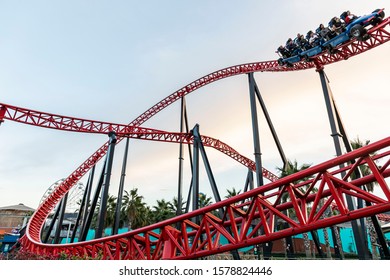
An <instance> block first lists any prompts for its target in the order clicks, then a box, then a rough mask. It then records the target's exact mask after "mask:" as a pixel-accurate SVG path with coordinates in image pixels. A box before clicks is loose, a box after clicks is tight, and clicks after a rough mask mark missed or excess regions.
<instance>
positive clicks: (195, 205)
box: [192, 140, 199, 211]
mask: <svg viewBox="0 0 390 280" xmlns="http://www.w3.org/2000/svg"><path fill="white" fill-rule="evenodd" d="M197 209H199V143H198V141H195V140H194V144H193V164H192V211H195V210H197Z"/></svg>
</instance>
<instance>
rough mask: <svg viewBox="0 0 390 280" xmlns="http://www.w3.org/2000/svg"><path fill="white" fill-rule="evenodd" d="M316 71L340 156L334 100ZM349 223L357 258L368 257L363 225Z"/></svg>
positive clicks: (350, 205) (340, 137)
mask: <svg viewBox="0 0 390 280" xmlns="http://www.w3.org/2000/svg"><path fill="white" fill-rule="evenodd" d="M317 71H318V73H319V75H320V79H321V85H322V91H323V94H324V99H325V104H326V108H327V113H328V118H329V124H330V128H331V132H332V134H331V136H332V138H333V143H334V147H335V150H336V155H337V156H341V155H342V154H343V153H342V148H341V141H342V140H343V135H342V134H341V131H340V127H339V122H338V121H337V116H336V109H335V106H334V100H333V97H332V94H331V92H330V89H329V83H328V80H327V78H326V76H325V72H324V70H323V69H319V70H317ZM348 142H349V141H348ZM344 143H345V142H344ZM340 167H341V166H340ZM346 199H347V203H348V208H349V210H355V209H356V204H355V201H354V200H353V199H352V198H351V197H350V196H348V195H347V196H346ZM351 224H352V230H353V235H354V238H355V242H356V248H357V251H358V256H359V259H363V260H367V259H370V253H369V251H368V247H367V241H366V240H367V238H366V235H365V233H364V227H363V225H362V223H361V220H352V221H351Z"/></svg>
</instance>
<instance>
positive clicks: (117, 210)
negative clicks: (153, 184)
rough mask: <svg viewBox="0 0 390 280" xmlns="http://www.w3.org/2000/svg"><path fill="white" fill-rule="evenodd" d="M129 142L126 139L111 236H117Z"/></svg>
mask: <svg viewBox="0 0 390 280" xmlns="http://www.w3.org/2000/svg"><path fill="white" fill-rule="evenodd" d="M129 141H130V139H129V138H127V139H126V146H125V151H124V154H123V162H122V173H121V179H120V182H119V188H118V198H117V200H116V207H115V220H114V226H113V227H112V235H115V234H118V230H119V221H120V219H121V208H122V198H123V190H124V188H125V178H126V167H127V155H128V153H129Z"/></svg>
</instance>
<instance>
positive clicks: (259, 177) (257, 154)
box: [248, 73, 264, 187]
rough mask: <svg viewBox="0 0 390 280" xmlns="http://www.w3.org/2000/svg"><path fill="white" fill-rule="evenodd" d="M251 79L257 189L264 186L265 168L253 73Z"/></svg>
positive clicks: (250, 75) (250, 91)
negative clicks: (263, 171) (262, 158)
mask: <svg viewBox="0 0 390 280" xmlns="http://www.w3.org/2000/svg"><path fill="white" fill-rule="evenodd" d="M248 78H249V97H250V103H251V104H250V105H251V114H252V131H253V146H254V155H255V163H256V183H257V187H259V186H262V185H264V181H263V173H262V170H263V166H262V162H261V151H260V137H259V123H258V120H257V108H256V96H255V79H254V77H253V73H249V74H248Z"/></svg>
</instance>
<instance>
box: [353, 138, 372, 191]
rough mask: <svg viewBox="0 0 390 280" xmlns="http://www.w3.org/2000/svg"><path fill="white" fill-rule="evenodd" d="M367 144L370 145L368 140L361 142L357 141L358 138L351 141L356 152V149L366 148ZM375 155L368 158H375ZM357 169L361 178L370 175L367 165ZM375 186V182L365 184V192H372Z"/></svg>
mask: <svg viewBox="0 0 390 280" xmlns="http://www.w3.org/2000/svg"><path fill="white" fill-rule="evenodd" d="M369 143H370V140H365V141H364V142H363V141H362V140H360V139H359V137H356V139H354V140H352V141H351V146H352V149H354V150H356V149H360V148H362V147H364V146H367V145H368V144H369ZM375 155H376V153H372V154H370V156H375ZM359 169H360V172H361V175H362V176H367V175H370V174H371V170H370V168H369V167H368V165H367V164H363V165H360V166H359ZM353 178H356V176H353ZM376 184H377V182H371V183H367V184H366V187H367V191H369V192H373V191H374V187H375V185H376Z"/></svg>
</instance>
